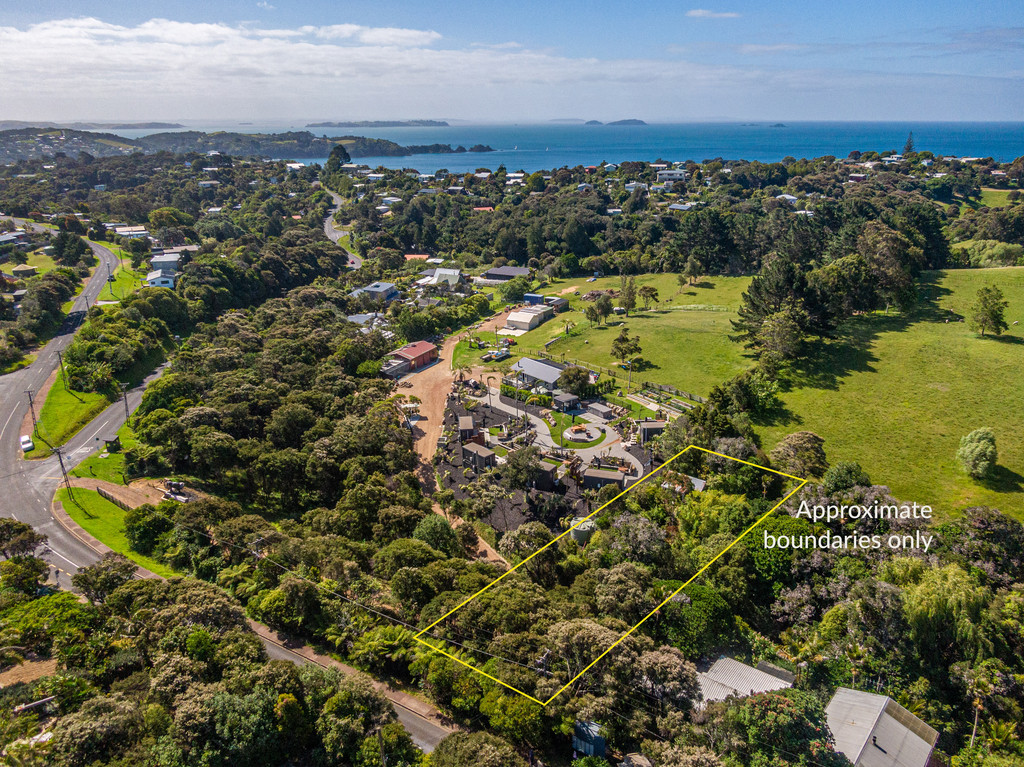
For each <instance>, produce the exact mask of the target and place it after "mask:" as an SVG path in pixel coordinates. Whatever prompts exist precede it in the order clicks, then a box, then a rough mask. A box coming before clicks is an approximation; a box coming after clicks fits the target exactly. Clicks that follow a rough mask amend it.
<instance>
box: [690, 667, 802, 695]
mask: <svg viewBox="0 0 1024 767" xmlns="http://www.w3.org/2000/svg"><path fill="white" fill-rule="evenodd" d="M794 680H795V677H793V675H792V674H789V673H788V672H786V671H783V670H782V669H777V668H775V667H774V666H769V665H768V664H758V667H757V668H754V667H752V666H748V665H747V664H745V663H740V662H739V661H738V660H733V659H732V658H725V657H722V658H719V659H718V660H716V661H715V664H714V665H713V666H712V667H711V668H709V669H708V670H707V671H700V672H698V673H697V684H698V685H699V686H700V695H701V700H702V701H703V702H704V703H709V702H712V701H718V700H725V699H726V698H731V697H737V698H745V697H747V696H748V695H757V694H758V693H762V692H772V691H774V690H786V689H789V688H790V687H792V686H793V682H794Z"/></svg>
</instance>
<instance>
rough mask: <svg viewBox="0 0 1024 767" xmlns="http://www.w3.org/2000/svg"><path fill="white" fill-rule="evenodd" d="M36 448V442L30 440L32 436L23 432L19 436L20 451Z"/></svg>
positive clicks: (24, 451)
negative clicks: (20, 436)
mask: <svg viewBox="0 0 1024 767" xmlns="http://www.w3.org/2000/svg"><path fill="white" fill-rule="evenodd" d="M35 449H36V443H35V442H33V441H32V438H31V437H30V436H29V435H27V434H25V435H23V436H22V438H21V452H23V453H28V452H31V451H33V450H35Z"/></svg>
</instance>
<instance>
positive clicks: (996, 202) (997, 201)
mask: <svg viewBox="0 0 1024 767" xmlns="http://www.w3.org/2000/svg"><path fill="white" fill-rule="evenodd" d="M1011 191H1012V190H1010V189H988V188H983V189H982V190H981V204H982V205H986V206H988V207H990V208H1004V207H1006V206H1007V205H1009V204H1010V200H1009V197H1010V192H1011Z"/></svg>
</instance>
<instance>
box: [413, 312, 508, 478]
mask: <svg viewBox="0 0 1024 767" xmlns="http://www.w3.org/2000/svg"><path fill="white" fill-rule="evenodd" d="M507 316H508V312H502V313H501V314H499V315H497V316H496V317H492V318H491V319H489V320H485V321H484V322H483V323H482V324H481V326H480V328H479V330H478V331H476V332H477V333H482V332H485V331H493V330H495V329H496V328H500V327H504V326H505V318H506V317H507ZM464 335H465V334H464V333H459V334H456V335H452V336H449V337H448V338H446V339H445V342H444V345H443V346H442V347H441V351H440V354H439V356H438V360H437V362H435V363H434V364H433V365H431V366H430V367H429V368H427V369H426V370H422V371H420V372H419V373H413V374H412V375H411V376H409V377H408V378H406V379H405V380H406V381H408V382H409V383H410V384H412V387H411V388H402V389H399V391H400V392H401V393H402V394H407V395H411V396H414V397H418V398H419V400H420V417H419V420H418V421H416V423H415V424H414V426H413V435H414V436H415V437H416V453H417V454H418V455H419V457H420V460H421V461H422V462H423V463H424V464H425V465H427V466H430V465H432V464H431V462H432V460H433V458H434V452H435V451H436V450H437V440H438V439H440V438H441V430H442V426H443V425H444V411H445V407H446V406H447V402H448V393H449V392H450V391H451V388H452V380H453V376H454V373H453V371H452V355H453V354H454V353H455V345H456V344H457V343H458V342H459V339H460V338H462V337H463V336H464Z"/></svg>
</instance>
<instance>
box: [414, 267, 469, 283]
mask: <svg viewBox="0 0 1024 767" xmlns="http://www.w3.org/2000/svg"><path fill="white" fill-rule="evenodd" d="M420 274H421V275H423V276H422V277H420V279H418V280H416V284H417V285H423V286H426V285H446V286H448V287H449V288H454V287H457V286H459V285H461V284H462V283H463V282H464V281H465V280H464V278H463V276H462V272H461V271H459V270H458V269H441V268H437V269H424V270H423V271H422V272H420Z"/></svg>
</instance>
